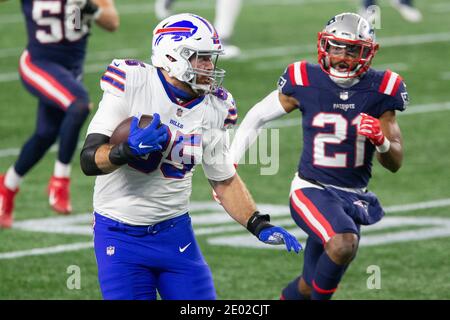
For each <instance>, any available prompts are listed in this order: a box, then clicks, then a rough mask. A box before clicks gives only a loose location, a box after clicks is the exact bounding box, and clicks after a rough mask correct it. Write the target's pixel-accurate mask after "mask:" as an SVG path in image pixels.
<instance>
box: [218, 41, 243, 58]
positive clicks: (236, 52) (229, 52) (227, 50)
mask: <svg viewBox="0 0 450 320" xmlns="http://www.w3.org/2000/svg"><path fill="white" fill-rule="evenodd" d="M222 46H223V52H224V54H223V56H221V57H220V59H221V60H228V59H233V58H236V57H238V56H240V55H241V49H239V47H236V46H233V45H231V44H223V43H222Z"/></svg>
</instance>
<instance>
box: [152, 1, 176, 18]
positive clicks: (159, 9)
mask: <svg viewBox="0 0 450 320" xmlns="http://www.w3.org/2000/svg"><path fill="white" fill-rule="evenodd" d="M171 6H172V0H156V1H155V16H156V18H158V19H159V20H164V19H165V18H167V17H169V16H171V15H172V10H171Z"/></svg>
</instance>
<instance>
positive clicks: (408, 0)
mask: <svg viewBox="0 0 450 320" xmlns="http://www.w3.org/2000/svg"><path fill="white" fill-rule="evenodd" d="M400 2H401V3H403V4H406V5H408V6H411V7H412V5H413V4H412V0H400Z"/></svg>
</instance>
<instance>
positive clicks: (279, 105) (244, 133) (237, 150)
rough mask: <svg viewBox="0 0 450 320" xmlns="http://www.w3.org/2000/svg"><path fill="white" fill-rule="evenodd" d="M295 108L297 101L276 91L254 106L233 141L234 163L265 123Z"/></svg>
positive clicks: (237, 161) (253, 140)
mask: <svg viewBox="0 0 450 320" xmlns="http://www.w3.org/2000/svg"><path fill="white" fill-rule="evenodd" d="M297 106H298V101H297V100H296V99H295V98H292V97H289V96H286V95H284V94H282V93H279V92H278V91H277V90H274V91H272V92H271V93H269V94H268V95H267V96H266V97H265V98H264V99H263V100H261V101H260V102H258V103H257V104H255V105H254V106H253V107H252V108H251V109H250V110H249V111H248V112H247V114H246V115H245V117H244V120H243V121H242V123H241V124H240V125H239V128H238V130H237V132H236V135H235V137H234V139H233V143H232V145H231V152H232V154H233V158H234V163H239V160H240V159H241V158H242V156H243V155H244V154H245V151H246V150H247V149H248V148H249V147H250V146H251V145H252V144H253V142H255V140H256V138H257V137H258V135H259V134H260V133H261V130H262V128H263V126H264V125H265V124H266V123H267V122H270V121H272V120H275V119H277V118H279V117H281V116H283V115H285V114H287V113H289V112H291V111H293V110H295V109H296V108H297Z"/></svg>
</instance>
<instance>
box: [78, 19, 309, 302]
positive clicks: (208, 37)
mask: <svg viewBox="0 0 450 320" xmlns="http://www.w3.org/2000/svg"><path fill="white" fill-rule="evenodd" d="M152 44H153V45H152V65H149V64H145V63H142V62H140V61H136V60H119V59H115V60H113V62H112V63H111V65H110V66H108V68H107V71H106V72H105V74H104V76H103V77H102V81H101V87H102V89H103V91H104V94H103V98H102V101H101V102H100V105H99V108H98V110H97V113H96V114H95V116H94V118H93V119H92V121H91V123H90V125H89V128H88V132H87V137H86V141H85V145H84V147H83V150H82V152H81V167H82V169H83V171H84V173H85V174H87V175H91V176H93V175H95V176H97V178H96V180H95V189H94V217H95V226H94V235H95V237H94V239H95V240H94V247H95V254H96V258H97V265H98V277H99V282H100V288H101V291H102V295H103V298H104V299H127V300H129V299H133V300H134V299H147V300H155V299H156V296H157V293H156V292H157V291H158V293H159V295H160V296H161V298H162V299H165V300H166V299H169V300H173V299H176V300H179V299H184V300H187V299H189V300H197V299H201V300H204V299H215V297H216V294H215V289H214V284H213V280H212V275H211V271H210V269H209V267H208V265H207V263H206V262H205V260H204V258H203V255H202V253H201V252H200V248H199V246H198V244H197V241H196V239H195V236H194V233H193V230H192V225H191V218H190V215H189V213H188V211H189V198H190V195H191V191H192V176H193V170H194V167H195V165H196V164H197V163H200V162H201V163H202V167H203V171H204V172H205V175H206V177H207V178H208V180H209V182H210V184H211V185H212V187H213V189H214V190H215V192H216V193H217V195H218V197H219V199H220V200H221V203H222V206H223V207H224V208H225V210H226V211H227V213H228V214H229V215H230V216H231V217H232V218H233V219H235V220H236V221H237V222H239V223H240V224H242V225H243V226H244V227H246V228H247V229H248V230H249V231H250V232H251V233H253V234H254V235H255V236H256V237H257V238H258V239H259V240H260V241H262V242H265V243H269V244H285V245H286V249H287V250H288V251H290V250H291V249H293V250H294V251H295V252H298V251H299V250H300V249H301V246H300V244H299V243H298V242H297V239H295V237H294V236H292V235H291V234H289V233H288V232H287V231H286V230H284V229H283V228H281V227H277V226H273V225H271V224H270V223H269V220H270V219H269V216H268V215H266V214H265V215H263V214H260V213H259V212H258V211H257V208H256V204H255V203H254V201H253V200H252V197H251V195H250V194H249V192H248V191H247V188H246V187H245V185H244V183H243V182H242V180H241V179H240V178H239V176H238V174H237V173H236V171H235V168H234V166H233V161H232V159H231V156H230V153H229V133H228V130H227V128H228V127H230V125H232V124H234V123H235V122H236V120H237V113H236V112H237V111H236V106H235V103H234V100H233V97H232V95H231V94H230V93H229V92H227V91H226V90H225V89H223V88H222V87H220V84H221V83H222V80H223V77H224V76H225V71H224V70H222V69H217V68H216V65H215V64H216V62H217V58H218V56H219V55H221V54H222V51H223V49H222V46H221V43H220V39H219V37H218V35H217V32H216V30H215V29H214V27H213V26H212V25H211V23H210V22H208V21H207V20H206V19H204V18H202V17H199V16H197V15H193V14H187V13H186V14H178V15H174V16H171V17H168V18H166V19H165V20H163V21H161V22H160V23H159V24H158V25H157V26H156V28H155V29H154V31H153V42H152ZM137 114H153V120H152V122H151V123H150V124H149V125H148V126H147V127H145V128H139V126H138V123H139V119H138V118H137V117H133V120H132V122H131V125H130V129H129V134H128V137H126V138H124V139H126V140H125V141H123V142H120V143H117V144H114V145H113V144H110V137H111V135H112V133H113V132H114V130H115V129H116V127H117V126H118V125H119V123H121V122H122V121H123V120H125V119H127V118H129V117H131V116H134V115H137ZM161 123H166V124H167V125H165V124H161ZM127 133H128V132H127Z"/></svg>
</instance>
